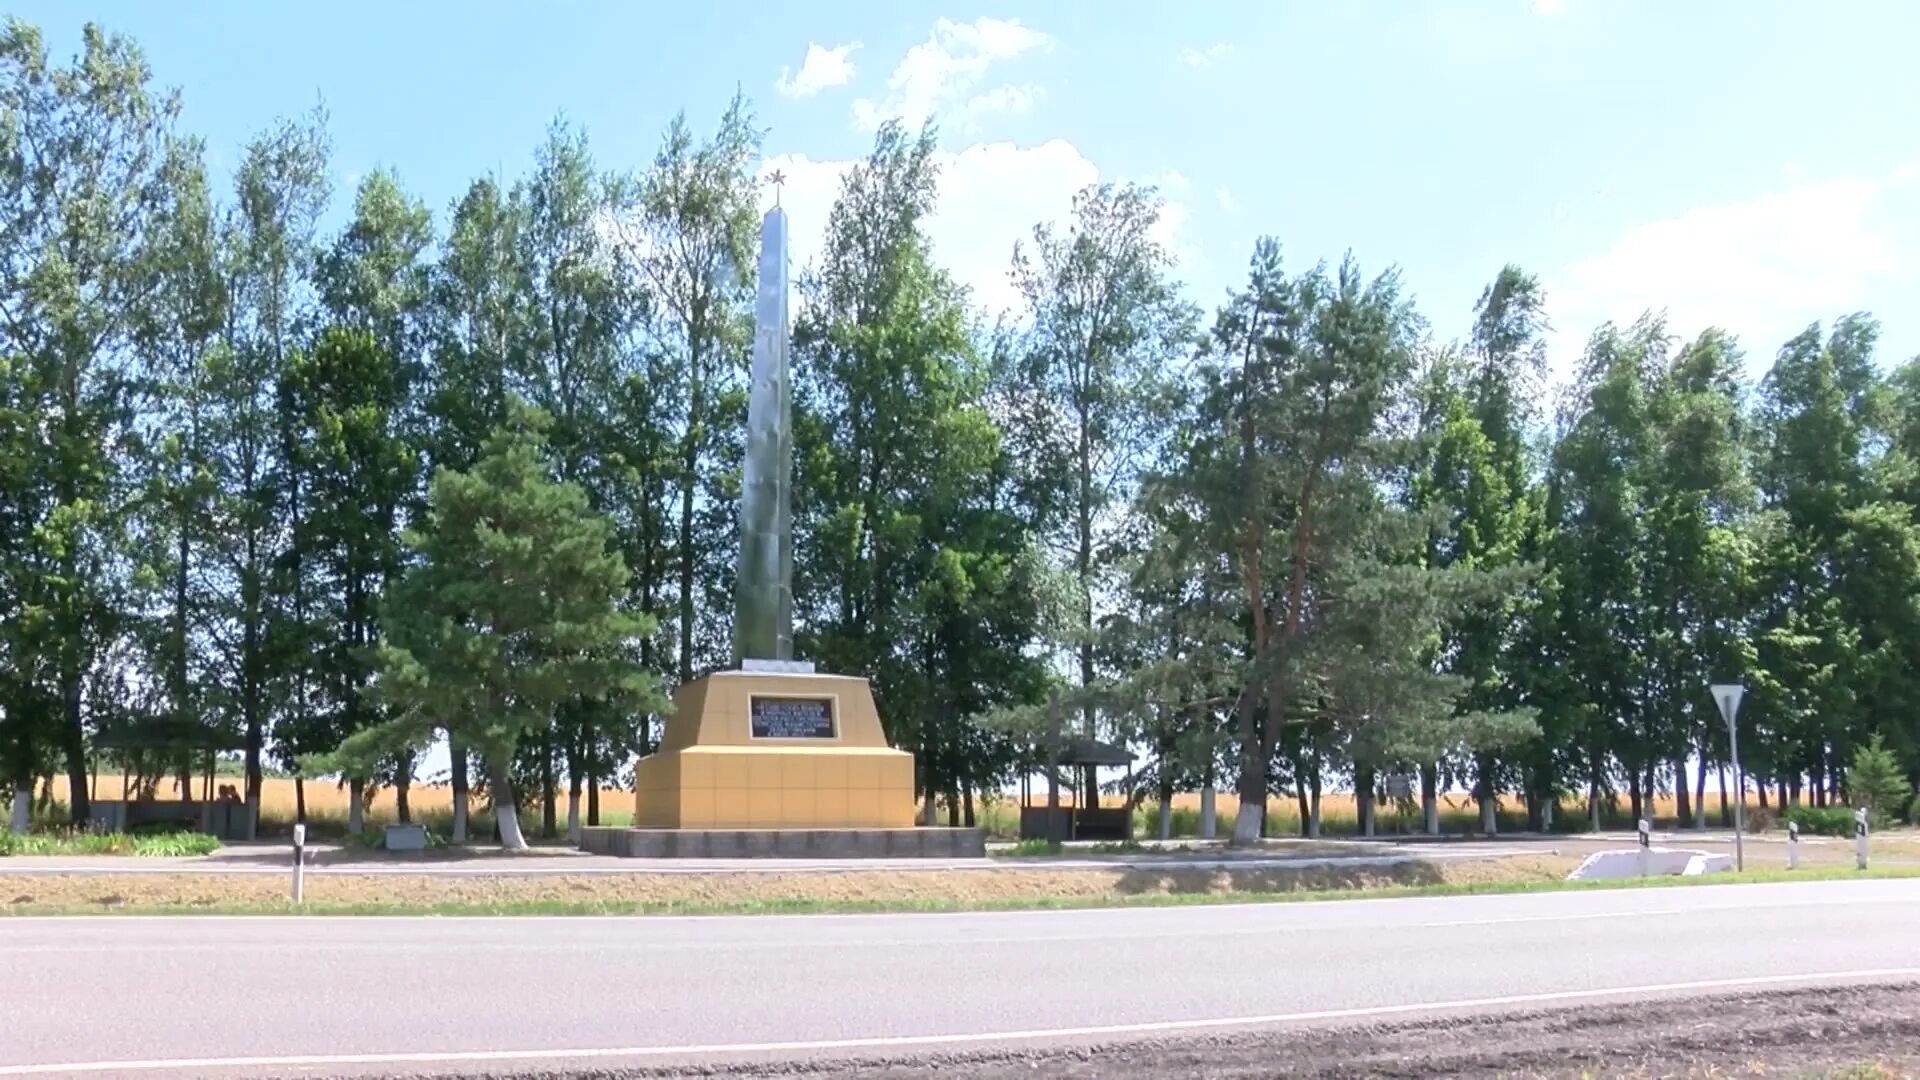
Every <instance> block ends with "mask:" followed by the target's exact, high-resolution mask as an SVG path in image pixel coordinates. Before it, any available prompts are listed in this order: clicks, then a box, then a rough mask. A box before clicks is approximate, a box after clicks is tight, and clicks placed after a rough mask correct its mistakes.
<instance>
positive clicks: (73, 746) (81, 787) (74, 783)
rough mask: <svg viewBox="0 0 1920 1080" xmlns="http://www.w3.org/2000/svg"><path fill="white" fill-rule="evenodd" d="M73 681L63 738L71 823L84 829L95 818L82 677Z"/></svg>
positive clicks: (68, 691) (66, 690) (66, 704)
mask: <svg viewBox="0 0 1920 1080" xmlns="http://www.w3.org/2000/svg"><path fill="white" fill-rule="evenodd" d="M72 679H73V683H72V685H71V686H69V687H65V688H63V692H64V694H65V697H66V700H65V701H64V702H63V705H64V710H63V711H64V713H65V716H64V719H65V720H66V724H65V726H64V728H63V729H62V731H61V733H60V734H61V739H62V741H63V742H64V743H65V749H66V756H67V820H69V821H71V822H73V823H74V824H75V825H79V826H82V827H84V826H86V824H87V823H88V822H89V821H90V820H92V818H93V806H92V802H91V800H89V799H88V798H87V735H86V730H85V728H83V727H82V726H81V717H80V676H79V674H78V673H77V672H76V673H74V674H73V676H72Z"/></svg>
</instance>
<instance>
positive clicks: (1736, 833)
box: [1701, 683, 1747, 872]
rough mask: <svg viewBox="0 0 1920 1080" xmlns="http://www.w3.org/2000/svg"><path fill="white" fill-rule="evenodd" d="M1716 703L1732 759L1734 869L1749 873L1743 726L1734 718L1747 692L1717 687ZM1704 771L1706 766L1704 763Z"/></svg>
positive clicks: (1723, 685) (1731, 685)
mask: <svg viewBox="0 0 1920 1080" xmlns="http://www.w3.org/2000/svg"><path fill="white" fill-rule="evenodd" d="M1709 689H1711V690H1712V691H1713V700H1714V703H1715V704H1717V705H1719V706H1720V717H1721V719H1723V720H1725V721H1726V722H1727V756H1728V757H1731V758H1732V759H1733V868H1734V869H1735V870H1739V871H1742V872H1744V871H1745V870H1746V869H1747V848H1746V843H1745V841H1744V840H1743V839H1742V836H1741V834H1742V833H1744V832H1745V831H1746V807H1747V778H1746V774H1744V773H1742V772H1741V771H1740V726H1739V725H1738V724H1736V723H1734V718H1735V717H1738V716H1739V715H1740V697H1741V695H1742V694H1745V693H1746V691H1747V688H1746V687H1744V686H1742V685H1740V684H1739V683H1714V684H1713V685H1712V686H1711V687H1710V688H1709ZM1701 767H1702V768H1705V767H1706V763H1705V762H1704V761H1702V762H1701Z"/></svg>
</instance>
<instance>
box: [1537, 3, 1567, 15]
mask: <svg viewBox="0 0 1920 1080" xmlns="http://www.w3.org/2000/svg"><path fill="white" fill-rule="evenodd" d="M1566 10H1567V0H1533V13H1534V14H1535V15H1539V16H1542V17H1544V18H1549V19H1550V18H1552V17H1554V16H1555V15H1558V14H1560V13H1561V12H1564V11H1566Z"/></svg>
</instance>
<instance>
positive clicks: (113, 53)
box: [0, 18, 178, 821]
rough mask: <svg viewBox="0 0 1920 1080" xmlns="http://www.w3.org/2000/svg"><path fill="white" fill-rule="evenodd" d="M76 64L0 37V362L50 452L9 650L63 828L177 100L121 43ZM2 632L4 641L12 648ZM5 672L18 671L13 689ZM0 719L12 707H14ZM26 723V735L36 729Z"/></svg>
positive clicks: (113, 534) (109, 38) (114, 587)
mask: <svg viewBox="0 0 1920 1080" xmlns="http://www.w3.org/2000/svg"><path fill="white" fill-rule="evenodd" d="M82 37H83V42H82V51H81V54H80V55H79V56H78V57H76V58H75V59H74V60H73V62H72V63H71V64H69V65H66V66H56V65H54V64H52V63H50V62H49V58H48V56H47V50H46V46H45V44H44V43H43V41H42V40H41V37H40V32H39V31H38V30H37V29H36V28H34V27H33V26H31V25H29V24H27V23H25V22H23V21H21V20H19V19H13V18H10V19H9V20H8V21H7V24H6V28H5V30H4V32H0V102H4V111H5V113H6V116H7V123H6V124H5V125H4V130H3V131H0V234H4V235H5V237H6V238H7V241H6V242H7V249H8V252H9V257H8V258H7V259H5V260H0V313H3V316H0V317H3V318H4V326H5V333H6V337H7V342H8V350H9V352H10V353H11V354H12V355H14V356H17V357H19V358H20V362H23V363H24V364H26V365H28V366H29V367H31V368H32V369H33V371H34V373H35V374H34V382H35V384H36V385H37V386H39V387H40V388H41V390H42V392H43V396H40V397H39V398H38V400H37V402H36V405H37V407H38V409H39V410H40V411H39V412H38V413H37V415H35V416H34V417H33V420H32V423H33V425H34V426H35V428H36V430H38V431H40V432H41V433H42V434H41V435H40V436H39V438H42V439H44V440H45V441H46V449H47V451H48V453H47V455H46V456H45V457H43V458H41V459H40V467H41V468H42V469H43V470H44V472H43V473H41V474H40V475H41V479H42V480H43V482H44V483H45V484H46V485H47V491H46V493H45V498H44V502H42V503H41V506H42V507H43V512H42V513H41V515H40V518H39V520H38V521H37V522H36V527H35V528H34V530H33V540H32V548H31V550H28V551H27V552H25V553H24V558H23V559H22V561H21V564H20V567H19V569H18V571H17V574H18V576H19V579H20V580H21V581H22V582H23V583H24V584H25V585H26V587H27V589H28V591H29V592H30V593H31V594H32V595H34V596H35V597H36V600H35V601H34V602H33V606H34V608H35V611H36V618H44V619H45V620H46V624H45V628H46V633H45V635H44V636H42V637H40V638H38V646H37V647H38V648H40V649H46V650H51V651H50V654H47V653H37V654H36V655H35V656H32V657H28V656H25V655H20V656H16V657H15V671H16V673H31V674H30V675H29V676H28V677H30V678H31V679H32V680H33V681H34V682H35V683H36V684H38V685H37V686H36V688H35V690H34V693H35V695H36V697H37V696H38V695H39V694H43V693H46V692H48V691H50V692H51V698H52V700H53V701H54V702H55V704H56V714H55V715H57V717H58V725H57V732H58V745H59V751H60V754H61V756H62V757H63V758H64V759H65V766H66V772H67V780H68V790H69V793H70V806H69V808H70V810H71V812H72V815H73V818H74V820H75V821H85V820H87V818H88V816H89V812H88V800H87V784H86V778H87V745H86V732H87V725H88V713H89V710H90V709H94V710H99V709H103V708H105V707H107V705H108V704H110V703H107V702H101V701H94V700H90V699H89V698H88V695H87V693H86V690H87V680H88V676H89V674H90V673H91V672H92V671H93V669H94V665H95V664H96V662H97V661H98V659H99V658H100V657H101V656H102V655H103V653H104V652H105V651H106V650H107V649H108V648H109V646H110V644H111V643H112V642H113V641H114V640H115V639H116V638H117V636H118V635H119V633H120V629H121V626H120V624H121V617H122V613H123V611H124V608H125V599H124V597H122V596H120V595H118V590H119V589H120V588H122V587H123V586H124V585H125V580H124V575H119V574H116V573H114V572H113V569H112V568H113V567H114V566H115V565H117V562H118V559H119V555H120V549H121V545H122V542H123V533H124V527H125V524H126V522H125V511H126V507H125V495H126V485H125V484H124V483H123V478H122V476H121V464H122V462H121V457H120V455H119V454H118V453H117V449H118V448H117V445H116V443H117V440H119V439H120V438H121V436H122V435H123V434H124V433H125V430H126V426H127V423H128V419H129V416H130V413H131V400H130V395H131V391H132V387H133V379H134V374H135V367H134V361H133V358H132V356H131V355H130V351H131V342H132V333H133V330H134V327H135V325H136V322H137V319H138V317H139V315H140V313H141V311H142V310H143V309H144V307H145V305H146V304H148V303H149V301H150V293H151V291H152V288H153V285H154V282H155V280H156V274H155V272H154V270H155V267H154V259H155V252H156V249H157V248H158V247H159V245H158V244H157V242H156V239H155V236H154V230H153V224H154V222H155V220H156V217H157V214H156V212H155V211H156V208H157V204H159V203H161V202H162V201H163V200H165V199H166V198H167V197H168V195H169V192H170V190H171V186H170V185H169V184H168V183H167V182H166V180H167V176H166V173H167V165H168V162H169V160H170V152H169V150H170V147H171V145H172V141H171V134H170V133H171V127H172V124H173V120H174V118H175V116H176V114H177V112H178V100H177V98H176V97H175V96H174V95H172V94H170V93H159V92H156V91H155V90H154V89H153V88H152V87H151V86H150V83H151V72H150V71H149V69H148V67H147V63H146V59H145V57H143V56H142V55H141V52H140V50H139V48H138V46H136V45H135V44H134V43H133V42H132V41H130V40H128V39H127V38H124V37H121V36H118V35H114V34H110V33H108V32H106V31H104V30H102V29H101V28H99V27H98V26H95V25H93V24H88V25H87V27H86V28H85V30H84V33H83V35H82ZM25 643H26V642H25V639H16V640H15V642H14V644H15V646H16V647H18V646H20V645H23V644H25ZM19 677H20V676H19V674H16V678H19ZM10 712H11V710H10ZM37 729H38V726H37V725H35V726H34V730H37Z"/></svg>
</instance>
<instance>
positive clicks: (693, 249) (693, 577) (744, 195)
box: [633, 95, 761, 683]
mask: <svg viewBox="0 0 1920 1080" xmlns="http://www.w3.org/2000/svg"><path fill="white" fill-rule="evenodd" d="M760 137H761V133H760V131H759V130H758V129H757V128H756V127H755V126H754V119H753V115H752V113H751V112H750V111H749V109H748V107H747V103H746V100H745V99H744V98H741V97H739V96H738V95H736V96H735V97H734V99H733V101H732V102H731V103H730V104H729V105H728V106H727V110H726V112H725V113H724V114H722V116H721V118H720V125H719V127H718V129H716V130H715V132H714V133H713V135H712V136H711V137H710V138H708V139H707V140H705V141H704V142H703V141H700V140H699V139H697V138H696V136H695V134H694V132H693V130H692V129H691V127H689V125H688V124H687V120H686V116H685V114H681V115H677V116H675V117H674V120H673V123H672V124H671V125H669V126H668V128H667V133H666V136H665V137H664V138H663V139H662V140H661V144H660V149H659V150H658V152H656V153H655V155H654V159H653V164H652V167H651V168H650V169H648V170H647V173H646V175H645V177H644V179H643V180H642V181H641V184H640V198H639V210H640V213H639V217H638V220H637V222H636V223H635V233H636V234H635V235H634V237H633V240H634V245H633V247H634V248H635V249H636V250H635V260H634V261H635V265H636V268H637V269H638V271H639V273H640V276H641V280H642V281H644V283H645V286H646V289H647V292H648V295H649V296H650V297H651V298H652V299H653V300H654V302H655V303H656V304H657V305H658V309H659V311H658V319H657V322H656V324H655V325H656V329H657V335H658V338H657V348H658V349H660V350H661V351H662V352H664V353H665V355H666V357H667V358H668V361H669V365H668V366H669V367H670V369H671V370H672V371H675V372H677V374H678V375H679V379H678V380H676V381H677V382H678V383H679V384H680V387H679V390H678V393H677V402H676V403H677V404H678V405H679V406H680V408H681V410H682V415H681V417H680V421H679V425H678V426H679V433H678V434H679V438H678V442H679V446H678V461H677V470H676V473H675V476H674V482H675V485H676V487H677V489H678V507H677V511H676V517H677V520H676V523H675V526H674V528H675V534H674V535H675V537H676V543H677V552H676V554H675V558H674V562H675V563H676V564H677V565H676V566H675V567H674V569H675V571H676V576H677V582H676V588H677V595H678V598H679V602H678V605H677V608H676V610H677V615H676V617H675V624H676V628H677V631H678V638H679V647H678V650H677V655H676V662H677V666H678V673H679V678H680V681H681V682H683V683H684V682H687V681H688V680H690V679H692V678H693V675H694V672H695V671H696V670H699V669H701V668H702V667H704V666H705V662H706V661H704V660H703V658H702V651H703V646H704V652H705V656H706V657H707V658H708V659H716V658H719V657H721V656H723V655H725V654H724V650H725V649H726V648H728V646H727V644H726V642H725V631H724V627H718V628H716V629H715V630H713V631H711V632H710V633H709V634H708V635H706V636H707V637H708V639H709V640H708V641H706V642H704V643H703V642H702V641H701V640H700V639H701V637H702V635H701V633H700V630H701V611H700V608H701V606H702V605H701V604H700V603H699V600H700V597H699V596H698V595H697V592H698V590H697V588H696V586H698V585H699V584H700V583H701V582H702V581H703V580H710V579H711V578H712V577H713V576H714V575H715V574H716V573H720V574H724V573H725V572H726V570H727V569H728V564H729V563H730V559H731V555H732V544H733V539H732V534H733V520H732V517H731V506H732V503H733V497H732V496H731V495H730V494H729V493H727V492H726V491H724V490H722V489H721V487H720V485H719V484H718V483H716V481H717V479H718V475H717V474H719V473H721V471H722V469H721V468H720V464H721V462H723V461H724V460H726V459H727V458H729V457H733V456H735V455H736V453H737V451H735V450H734V449H733V445H734V444H735V443H737V442H738V431H737V425H730V424H728V423H727V422H726V420H727V416H728V410H727V406H726V397H727V391H728V389H729V388H730V386H731V384H732V382H733V380H735V379H736V378H737V377H738V373H739V371H740V370H741V369H742V367H743V366H744V360H745V357H746V353H747V349H748V344H749V335H750V334H751V332H752V327H751V323H750V320H749V309H748V307H747V303H748V298H749V297H750V296H751V295H752V290H753V280H752V276H751V268H752V266H753V265H754V261H753V243H754V238H755V235H756V229H755V221H756V218H757V217H758V214H757V213H756V208H757V206H758V205H759V196H758V192H757V191H756V190H755V184H754V177H753V168H754V163H755V161H756V159H757V158H758V156H759V153H760ZM660 374H661V375H663V376H664V375H666V374H667V371H661V372H660ZM657 393H658V392H657V391H656V394H657ZM636 404H639V403H638V402H636ZM666 404H667V402H666V401H665V400H659V401H658V404H657V405H654V406H653V407H644V406H643V415H652V414H654V413H655V412H656V410H657V409H659V408H661V407H663V406H665V405H666ZM702 502H705V503H707V504H708V505H710V506H717V507H719V508H722V509H723V510H725V511H726V512H724V513H721V514H717V515H716V514H709V515H706V516H705V517H704V519H703V517H702V516H701V515H699V514H697V513H696V510H697V508H698V507H699V505H700V504H701V503H702ZM715 525H718V526H719V528H720V530H722V531H719V532H716V531H715V530H714V526H715ZM654 542H657V541H654ZM644 588H646V589H647V591H651V588H652V586H651V582H650V581H649V584H648V585H647V586H645V587H644ZM731 611H732V608H731V607H730V606H728V607H720V608H719V609H718V611H716V612H714V613H713V614H714V615H715V616H717V617H724V616H725V615H726V614H728V613H730V612H731Z"/></svg>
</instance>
